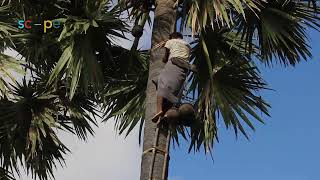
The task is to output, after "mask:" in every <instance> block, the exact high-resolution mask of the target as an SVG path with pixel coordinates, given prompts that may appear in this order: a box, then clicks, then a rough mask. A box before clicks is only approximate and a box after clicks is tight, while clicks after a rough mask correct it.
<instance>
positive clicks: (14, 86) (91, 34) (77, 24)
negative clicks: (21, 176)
mask: <svg viewBox="0 0 320 180" xmlns="http://www.w3.org/2000/svg"><path fill="white" fill-rule="evenodd" d="M319 10H320V9H319V8H318V6H317V3H316V1H313V0H277V1H275V0H274V1H271V0H270V1H264V0H228V1H226V0H220V1H215V0H202V1H191V0H190V1H189V0H184V1H179V0H155V1H151V0H150V1H149V0H148V1H147V0H135V1H134V0H120V1H117V2H112V1H110V0H92V1H84V0H71V1H67V0H66V1H63V0H62V1H61V0H59V1H58V0H48V1H46V2H44V1H34V0H21V1H19V2H16V1H7V0H3V2H2V6H1V8H0V38H1V44H0V51H1V52H3V51H4V50H5V49H7V48H10V49H13V50H15V51H17V52H18V53H19V54H20V55H21V57H22V58H21V59H17V58H12V57H10V56H7V55H4V54H3V53H2V54H1V56H0V74H1V76H0V129H1V130H0V133H1V136H0V159H1V161H0V162H1V169H0V170H1V171H0V173H1V174H0V175H1V176H3V177H5V178H7V179H10V178H11V176H10V173H12V172H14V171H15V172H17V173H19V169H18V165H19V162H21V163H22V166H23V167H25V168H26V169H27V172H28V173H31V174H32V175H33V176H37V177H39V179H41V180H42V179H43V180H46V179H48V178H49V177H53V168H54V167H55V166H56V164H57V163H63V160H64V155H65V154H66V153H67V152H68V151H69V150H68V148H67V147H66V146H65V145H64V144H62V142H61V141H60V140H59V137H58V136H57V133H58V132H57V131H60V130H65V131H69V132H71V133H73V134H75V135H77V136H78V137H79V138H81V139H84V140H85V139H86V138H87V136H88V134H93V133H94V132H93V130H92V125H97V124H98V123H97V121H96V119H95V118H96V117H100V116H101V114H103V118H104V120H109V119H111V118H113V119H115V124H116V128H117V129H118V130H119V133H126V134H128V133H130V131H131V130H132V129H133V128H134V127H135V126H136V125H137V124H139V126H140V127H139V128H140V137H141V136H142V132H143V133H144V135H143V151H144V153H143V157H142V162H141V178H140V179H141V180H150V179H167V174H168V171H167V169H168V163H167V161H166V159H167V156H166V155H167V154H166V153H162V152H161V151H159V150H155V149H153V148H154V147H153V146H154V140H155V139H156V134H157V133H156V132H157V129H158V127H157V125H156V124H154V123H152V122H151V120H150V119H151V117H152V116H153V115H154V113H155V110H156V107H155V106H156V103H155V101H156V99H155V98H154V97H155V95H156V90H155V87H154V85H153V83H152V82H151V80H152V79H154V78H156V77H157V75H158V74H159V71H160V69H161V68H162V67H163V64H162V62H161V61H160V59H162V57H163V55H164V53H163V52H164V50H163V49H162V48H155V47H157V45H158V44H159V43H161V42H163V41H166V40H167V39H168V35H169V34H170V33H171V32H173V31H176V29H180V31H182V32H183V33H184V34H186V35H189V36H190V37H192V38H191V39H192V42H190V43H191V44H192V47H193V51H192V57H191V58H192V61H193V63H194V64H195V65H197V67H198V68H199V69H200V71H199V73H196V74H191V75H190V76H189V79H188V80H189V81H188V82H189V83H188V88H187V90H188V92H187V93H186V97H185V98H184V99H183V101H186V100H188V99H192V101H193V103H194V107H195V110H196V119H195V120H194V121H193V122H192V123H191V125H190V128H189V127H186V126H182V125H176V126H174V127H172V126H170V128H169V129H168V128H160V129H159V139H158V143H157V144H156V145H157V149H160V150H166V149H167V148H168V145H169V143H168V142H170V139H169V138H171V139H172V140H173V142H174V143H177V144H179V139H180V138H184V139H187V140H189V142H190V147H189V149H188V150H189V151H201V150H204V151H205V152H206V153H210V152H211V151H212V149H213V147H214V144H215V142H216V141H217V140H218V126H217V124H218V123H221V122H224V124H225V125H226V128H232V129H233V130H234V132H235V134H236V135H238V132H240V133H242V134H243V135H244V136H245V137H247V138H249V137H248V136H247V134H246V130H245V127H244V125H247V126H248V127H249V128H251V129H253V130H254V126H253V123H252V120H250V119H255V120H258V121H260V122H263V119H262V118H261V117H260V116H259V115H258V114H257V112H258V111H261V112H263V114H266V115H269V114H268V109H269V105H268V103H267V102H266V101H265V100H263V98H262V97H261V96H260V95H259V92H260V91H261V90H264V89H268V85H267V84H266V82H265V81H264V80H263V78H262V77H261V74H260V72H259V70H258V68H257V66H256V64H257V63H263V64H266V65H267V66H270V67H271V66H272V65H274V64H280V65H283V66H289V65H292V66H294V65H296V64H297V63H299V62H300V61H301V60H307V59H309V58H311V53H310V51H309V49H310V47H309V45H308V39H307V32H306V29H307V28H314V29H317V30H318V29H319V27H320V24H319V17H318V14H319V12H320V11H319ZM151 11H154V16H151V14H152V13H151ZM124 14H125V15H124ZM152 18H154V20H153V29H152V32H153V33H152V48H151V49H150V50H147V51H142V50H139V49H138V48H137V47H138V42H139V39H140V37H141V36H142V35H143V33H142V32H143V27H144V26H145V24H146V22H149V23H150V22H151V21H152ZM20 19H23V20H27V19H30V20H32V21H35V22H36V21H38V22H39V21H40V22H43V21H44V20H53V19H55V20H57V21H59V22H61V23H63V26H62V27H61V28H58V29H49V30H48V32H46V33H44V32H43V29H42V28H36V26H33V28H32V29H23V30H21V29H18V28H16V22H17V21H18V20H20ZM131 22H134V23H132V24H133V25H134V27H133V28H132V34H133V35H134V37H135V39H134V43H133V45H132V48H131V49H125V48H123V47H121V46H119V45H118V44H117V43H115V41H114V39H116V38H126V36H127V35H128V33H129V29H130V28H131V26H130V24H131ZM12 71H16V72H18V73H19V74H20V77H22V78H21V79H20V80H17V78H16V76H13V75H12ZM101 112H102V113H101ZM170 135H171V136H170ZM149 150H151V151H149ZM2 174H4V175H2ZM150 175H151V176H152V177H150Z"/></svg>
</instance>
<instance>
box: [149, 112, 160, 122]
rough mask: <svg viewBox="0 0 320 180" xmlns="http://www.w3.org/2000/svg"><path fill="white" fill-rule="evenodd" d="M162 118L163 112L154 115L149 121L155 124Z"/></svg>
mask: <svg viewBox="0 0 320 180" xmlns="http://www.w3.org/2000/svg"><path fill="white" fill-rule="evenodd" d="M161 116H163V111H160V112H158V113H157V114H156V115H154V116H153V118H152V119H151V120H152V122H154V123H156V122H158V120H159V118H160V117H161Z"/></svg>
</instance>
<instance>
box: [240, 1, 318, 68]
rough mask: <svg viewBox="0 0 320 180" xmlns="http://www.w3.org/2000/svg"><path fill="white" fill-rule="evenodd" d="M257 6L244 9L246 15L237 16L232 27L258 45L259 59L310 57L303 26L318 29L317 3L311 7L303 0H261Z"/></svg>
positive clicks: (292, 61)
mask: <svg viewBox="0 0 320 180" xmlns="http://www.w3.org/2000/svg"><path fill="white" fill-rule="evenodd" d="M259 9H260V11H255V12H253V11H250V10H246V11H245V14H246V17H245V18H243V17H240V16H238V18H237V19H236V20H235V21H236V27H235V31H237V32H238V33H239V34H241V36H242V38H243V40H244V41H245V42H246V43H248V44H255V45H257V47H258V49H259V50H260V53H259V54H260V55H259V56H258V57H259V59H261V61H263V62H266V63H268V64H270V63H272V62H278V63H280V64H282V65H295V64H297V63H298V62H300V61H301V60H302V59H304V60H307V59H308V58H310V57H311V52H310V46H309V42H308V37H307V36H306V30H307V28H314V29H317V30H319V28H320V24H319V20H320V18H319V7H317V6H312V7H310V5H309V4H308V3H307V2H306V1H294V0H290V1H286V0H280V1H268V2H263V1H261V5H260V6H259ZM248 47H249V50H251V47H250V46H248Z"/></svg>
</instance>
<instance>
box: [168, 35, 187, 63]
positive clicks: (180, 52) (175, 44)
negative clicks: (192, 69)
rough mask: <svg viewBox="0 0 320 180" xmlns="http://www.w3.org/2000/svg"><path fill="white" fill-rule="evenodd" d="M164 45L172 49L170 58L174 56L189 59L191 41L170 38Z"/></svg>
mask: <svg viewBox="0 0 320 180" xmlns="http://www.w3.org/2000/svg"><path fill="white" fill-rule="evenodd" d="M164 47H166V48H168V49H169V51H170V55H169V59H170V58H173V57H178V58H183V59H187V60H189V58H190V53H191V47H190V45H189V43H187V42H186V41H184V40H183V39H170V40H168V41H167V42H166V44H165V45H164Z"/></svg>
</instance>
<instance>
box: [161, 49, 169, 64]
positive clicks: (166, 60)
mask: <svg viewBox="0 0 320 180" xmlns="http://www.w3.org/2000/svg"><path fill="white" fill-rule="evenodd" d="M165 49H166V51H165V54H164V57H163V59H162V62H164V63H167V62H168V60H169V54H170V50H169V49H168V48H165Z"/></svg>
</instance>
